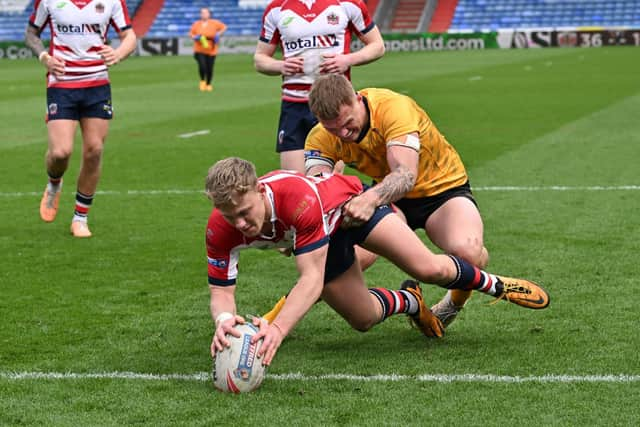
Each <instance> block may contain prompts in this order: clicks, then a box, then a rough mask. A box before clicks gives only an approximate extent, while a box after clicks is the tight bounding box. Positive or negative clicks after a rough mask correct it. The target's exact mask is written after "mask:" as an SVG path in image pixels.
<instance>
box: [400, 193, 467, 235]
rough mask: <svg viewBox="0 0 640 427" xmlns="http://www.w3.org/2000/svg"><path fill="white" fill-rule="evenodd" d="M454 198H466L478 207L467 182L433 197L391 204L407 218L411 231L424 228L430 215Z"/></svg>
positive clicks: (401, 200)
mask: <svg viewBox="0 0 640 427" xmlns="http://www.w3.org/2000/svg"><path fill="white" fill-rule="evenodd" d="M454 197H466V198H467V199H469V200H471V201H472V202H473V204H474V205H476V207H477V206H478V203H476V200H475V199H474V198H473V194H471V187H470V186H469V181H467V182H465V183H464V184H462V185H460V186H458V187H454V188H450V189H449V190H446V191H443V192H442V193H440V194H436V195H435V196H429V197H420V198H417V199H400V200H398V201H397V202H394V203H393V204H394V205H395V206H397V207H398V209H400V210H401V211H402V213H403V214H404V216H405V217H407V224H409V227H411V229H412V230H416V229H418V228H424V225H425V224H426V223H427V219H428V218H429V217H430V216H431V214H432V213H434V212H435V211H436V210H437V209H438V208H439V207H440V206H442V205H443V204H444V203H445V202H446V201H447V200H450V199H453V198H454Z"/></svg>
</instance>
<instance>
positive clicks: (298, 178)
mask: <svg viewBox="0 0 640 427" xmlns="http://www.w3.org/2000/svg"><path fill="white" fill-rule="evenodd" d="M259 181H260V182H261V183H262V184H263V185H264V187H265V197H266V199H267V202H268V203H269V204H270V206H271V212H272V215H271V224H272V226H273V233H272V234H271V235H269V236H259V237H254V238H250V237H246V236H244V235H243V234H242V233H241V232H240V231H238V230H237V229H236V228H235V227H233V226H232V225H231V224H229V223H228V222H227V221H226V220H225V219H224V218H223V216H222V214H221V213H220V211H219V210H218V209H214V210H213V212H212V213H211V216H210V217H209V222H208V224H207V233H206V244H207V262H208V276H209V284H211V285H217V286H230V285H234V284H235V283H236V277H237V274H238V262H239V259H240V251H241V250H243V249H247V248H255V249H269V248H278V247H279V248H293V253H294V255H300V254H303V253H307V252H310V251H312V250H314V249H317V248H319V247H322V246H323V245H326V244H328V243H329V236H331V235H332V234H333V233H334V232H335V231H336V230H337V227H338V226H339V225H340V223H341V222H342V210H341V208H342V205H343V204H344V203H345V202H346V201H347V200H349V199H350V198H351V197H353V196H354V195H356V194H360V193H361V192H362V183H361V182H360V180H359V179H358V178H357V177H354V176H347V175H327V176H324V177H306V176H304V175H301V174H298V173H295V172H291V171H275V172H272V173H270V174H268V175H265V176H263V177H261V178H260V179H259Z"/></svg>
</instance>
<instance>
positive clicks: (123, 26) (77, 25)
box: [25, 0, 136, 237]
mask: <svg viewBox="0 0 640 427" xmlns="http://www.w3.org/2000/svg"><path fill="white" fill-rule="evenodd" d="M47 25H48V26H49V29H50V30H51V42H50V45H49V49H48V50H46V49H45V47H44V45H43V43H42V40H41V39H40V34H41V33H42V31H43V30H44V28H45V27H46V26H47ZM110 25H112V26H113V27H114V28H115V30H116V31H117V32H118V36H119V38H120V45H119V46H118V47H117V48H115V49H114V48H113V47H111V46H109V45H107V44H106V41H107V40H106V38H107V31H108V29H109V26H110ZM25 42H26V44H27V46H29V47H30V48H31V50H32V51H33V52H34V53H35V55H36V56H37V57H38V60H39V61H40V63H42V64H43V65H44V66H45V67H46V68H47V119H46V122H47V131H48V134H49V146H48V150H47V155H46V167H47V174H48V176H49V182H48V183H47V188H46V189H45V191H44V194H43V196H42V200H41V202H40V217H41V218H42V220H43V221H46V222H52V221H53V220H54V219H55V217H56V215H57V213H58V203H59V199H60V191H61V190H62V176H63V175H64V173H65V172H66V170H67V167H68V164H69V158H70V157H71V153H72V151H73V139H74V134H75V131H76V128H77V127H78V123H80V127H81V130H82V139H83V147H82V148H83V149H82V166H81V168H80V174H79V176H78V185H77V191H76V204H75V211H74V215H73V218H72V220H71V234H73V235H74V236H76V237H90V236H91V231H90V230H89V226H88V225H87V215H88V213H89V208H90V207H91V204H92V203H93V196H94V194H95V191H96V187H97V185H98V180H99V178H100V165H101V158H102V147H103V145H104V141H105V138H106V136H107V132H108V129H109V120H111V118H112V116H113V106H112V103H111V86H110V84H109V75H108V72H107V69H108V67H111V66H113V65H115V64H117V63H118V62H120V61H121V60H123V59H125V58H126V57H127V56H129V54H131V52H133V50H134V49H135V47H136V36H135V33H134V32H133V30H132V29H131V22H130V19H129V13H128V11H127V6H126V4H125V2H124V0H36V1H35V3H34V7H33V13H32V15H31V17H30V19H29V25H28V26H27V31H26V35H25Z"/></svg>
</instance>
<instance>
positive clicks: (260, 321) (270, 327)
mask: <svg viewBox="0 0 640 427" xmlns="http://www.w3.org/2000/svg"><path fill="white" fill-rule="evenodd" d="M253 324H254V325H256V326H258V327H259V328H260V330H259V331H258V333H257V334H255V335H254V336H253V337H252V338H251V342H252V343H255V342H258V341H259V340H260V339H264V341H263V342H262V346H261V347H260V350H258V357H259V358H261V359H262V364H263V365H264V366H269V365H270V364H271V361H272V360H273V357H274V356H275V355H276V352H277V351H278V348H280V344H282V340H284V337H285V335H286V334H285V333H284V332H283V331H282V329H281V328H280V326H278V324H277V323H276V322H275V321H274V322H272V323H271V324H269V322H267V320H266V319H264V318H262V317H254V318H253Z"/></svg>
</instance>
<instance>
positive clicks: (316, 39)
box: [284, 34, 339, 51]
mask: <svg viewBox="0 0 640 427" xmlns="http://www.w3.org/2000/svg"><path fill="white" fill-rule="evenodd" d="M338 45H339V43H338V36H337V35H336V34H325V35H324V36H312V37H308V38H299V39H298V40H292V41H285V42H284V47H285V49H286V50H287V51H292V50H298V49H313V48H319V47H336V46H338Z"/></svg>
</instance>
